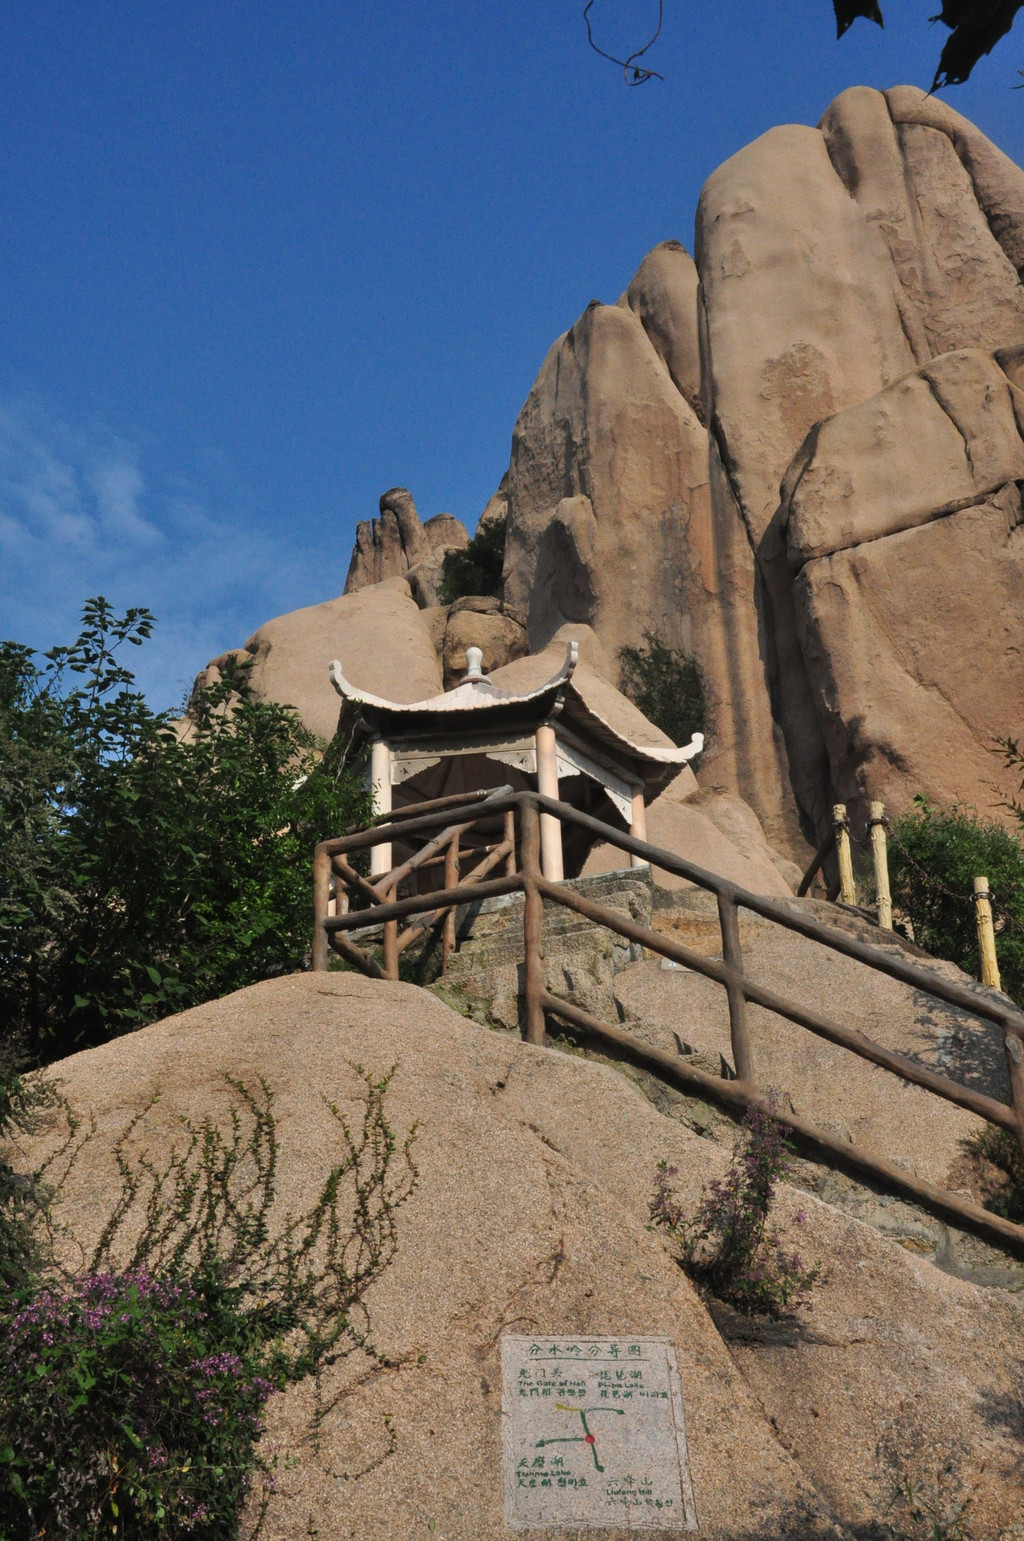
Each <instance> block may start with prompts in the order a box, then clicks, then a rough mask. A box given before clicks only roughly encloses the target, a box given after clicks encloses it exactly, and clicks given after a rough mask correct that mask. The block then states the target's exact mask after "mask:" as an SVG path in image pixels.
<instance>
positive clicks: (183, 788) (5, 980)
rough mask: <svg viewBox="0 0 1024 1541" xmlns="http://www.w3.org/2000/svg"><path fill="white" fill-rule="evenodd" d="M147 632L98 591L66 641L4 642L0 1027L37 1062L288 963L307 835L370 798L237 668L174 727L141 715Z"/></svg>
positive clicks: (301, 937) (146, 711) (324, 830)
mask: <svg viewBox="0 0 1024 1541" xmlns="http://www.w3.org/2000/svg"><path fill="white" fill-rule="evenodd" d="M152 627H153V618H152V616H151V615H149V613H148V612H147V611H145V610H130V611H129V612H128V613H127V614H126V615H125V616H122V617H117V616H115V615H114V614H113V612H112V610H111V608H110V606H109V605H108V604H107V602H106V601H105V600H104V599H102V598H101V599H95V600H90V601H89V602H88V604H87V605H86V606H85V609H84V611H83V617H82V632H81V635H80V636H79V638H78V639H77V641H76V642H75V643H74V644H73V645H72V646H71V647H70V648H55V649H53V650H52V651H51V652H49V653H47V654H46V655H45V656H44V657H43V658H42V659H38V658H37V657H36V656H35V655H34V654H33V653H32V651H31V650H30V649H28V648H26V647H22V646H20V645H18V644H15V643H6V644H3V645H0V1013H2V1019H0V1020H2V1021H3V1024H4V1026H3V1030H2V1031H3V1034H4V1037H5V1038H6V1039H8V1040H15V1039H20V1040H21V1041H22V1042H23V1043H24V1044H25V1045H26V1046H27V1047H28V1048H29V1050H30V1052H31V1054H32V1056H33V1058H35V1059H37V1060H39V1059H53V1058H55V1057H57V1056H59V1055H61V1054H65V1053H69V1052H71V1051H72V1050H74V1049H78V1048H83V1047H86V1046H88V1045H91V1044H96V1043H99V1042H102V1041H104V1040H105V1039H107V1038H109V1037H112V1036H115V1035H117V1034H119V1033H123V1032H126V1031H128V1030H130V1029H132V1028H135V1027H139V1026H142V1025H143V1024H144V1023H146V1022H151V1021H154V1020H155V1019H156V1018H158V1017H161V1016H164V1015H166V1014H167V1013H168V1012H171V1011H175V1010H181V1009H183V1008H185V1007H187V1006H192V1005H196V1004H198V1003H199V1002H201V1001H204V1000H209V999H211V998H212V997H214V996H218V995H222V994H225V993H227V992H228V991H230V990H235V989H238V988H240V987H241V986H243V985H246V984H252V983H254V982H255V981H257V980H260V979H267V978H270V977H272V976H274V975H279V974H284V973H289V972H291V971H293V970H295V969H298V968H301V967H302V966H303V960H304V956H305V953H306V951H307V948H308V944H309V928H310V899H309V892H310V859H311V854H312V848H313V846H314V844H315V842H316V841H317V840H319V839H322V838H324V836H326V835H327V834H335V833H338V832H339V830H341V829H342V828H344V827H345V826H346V825H347V824H349V823H350V822H352V821H353V820H361V819H362V818H363V817H364V816H365V815H366V813H367V811H368V804H367V800H366V794H365V792H364V791H363V788H362V786H361V785H360V784H358V783H357V782H356V781H355V779H354V778H353V776H352V774H351V773H350V772H347V771H346V770H345V769H344V766H343V763H342V762H341V760H340V759H339V756H338V754H337V752H336V751H332V750H330V749H328V750H326V752H325V746H324V745H323V744H321V743H320V742H318V741H317V740H316V739H315V738H314V737H313V736H312V735H311V734H310V733H308V732H307V731H306V729H305V728H304V727H303V726H302V724H301V722H300V721H299V719H298V717H297V715H296V714H295V712H294V711H293V710H292V709H291V708H289V707H283V706H279V705H276V704H275V703H272V702H266V701H260V700H258V699H257V698H256V697H255V696H254V694H253V692H252V690H251V689H250V686H249V682H248V677H247V669H246V668H245V667H244V666H243V667H240V668H234V669H232V670H229V671H228V672H227V673H226V674H225V676H224V678H223V679H222V680H221V681H220V682H219V683H217V684H216V685H213V686H211V687H209V688H207V689H205V690H202V691H200V692H198V694H197V696H196V697H195V699H194V700H193V702H192V704H191V706H190V716H189V719H188V720H187V730H186V731H185V732H184V734H182V733H181V732H180V729H176V727H175V724H174V722H173V721H172V719H171V718H170V716H169V714H167V713H163V714H161V713H155V712H153V711H152V710H151V709H150V708H149V707H148V706H147V705H146V702H145V700H144V698H143V696H142V695H141V693H140V692H139V691H138V689H137V688H136V686H135V680H134V677H133V675H132V673H131V671H130V670H129V669H127V668H126V667H125V666H124V664H123V662H122V661H121V659H122V653H123V649H124V648H125V647H127V646H138V645H141V644H142V643H143V642H144V641H145V640H146V638H147V637H148V636H149V635H150V634H151V632H152Z"/></svg>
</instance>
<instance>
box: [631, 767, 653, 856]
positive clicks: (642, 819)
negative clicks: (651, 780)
mask: <svg viewBox="0 0 1024 1541" xmlns="http://www.w3.org/2000/svg"><path fill="white" fill-rule="evenodd" d="M629 832H630V834H631V835H632V836H633V838H634V839H635V840H646V839H647V809H646V808H645V807H644V789H643V787H637V788H636V790H635V791H634V793H633V817H632V821H631V823H630V827H629ZM629 865H630V866H631V867H647V866H650V863H649V862H646V861H645V860H644V858H643V857H642V856H635V855H634V854H632V853H630V857H629Z"/></svg>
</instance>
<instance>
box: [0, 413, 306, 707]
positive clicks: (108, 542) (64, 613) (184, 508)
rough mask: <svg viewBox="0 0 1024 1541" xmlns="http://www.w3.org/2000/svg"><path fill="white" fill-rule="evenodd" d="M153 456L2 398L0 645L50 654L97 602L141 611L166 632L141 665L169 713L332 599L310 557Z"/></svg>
mask: <svg viewBox="0 0 1024 1541" xmlns="http://www.w3.org/2000/svg"><path fill="white" fill-rule="evenodd" d="M153 459H154V457H153V455H152V454H150V455H149V456H146V455H144V454H143V452H142V451H141V450H140V449H139V447H138V446H136V445H134V444H132V443H130V442H128V441H127V440H125V439H124V438H120V437H117V436H114V435H112V434H109V433H107V432H105V431H104V430H103V429H102V428H90V429H88V430H86V429H73V428H71V427H69V425H67V424H66V423H63V422H61V421H60V420H59V419H58V418H57V417H56V416H55V415H54V414H52V413H48V412H46V411H44V410H43V409H41V408H39V407H32V406H28V405H26V404H25V403H18V402H9V403H2V402H0V637H4V638H13V639H14V640H16V641H19V642H26V643H28V644H30V645H31V646H33V647H37V648H41V649H45V648H48V647H51V646H53V645H54V644H55V643H58V642H66V641H69V640H71V638H73V637H74V635H75V633H76V629H77V628H76V623H77V619H78V614H79V612H80V610H81V606H82V603H83V601H84V600H85V599H86V598H88V597H90V596H92V595H95V594H104V595H105V596H106V597H107V598H108V599H109V600H110V601H111V603H112V604H113V605H114V606H115V607H117V608H120V609H125V608H127V607H128V606H130V605H144V606H146V607H147V608H148V609H150V610H152V611H153V612H154V613H155V615H156V616H157V623H158V624H157V628H156V631H155V633H154V637H153V640H152V641H151V642H149V643H147V644H146V646H145V647H144V648H142V649H140V650H139V652H138V653H137V654H136V653H134V652H133V655H132V658H131V663H132V665H133V666H134V667H135V669H136V673H137V676H138V678H139V681H140V684H141V685H142V686H143V688H144V689H145V690H146V691H147V693H148V695H149V697H150V699H151V701H152V703H153V704H154V706H159V707H163V706H170V705H174V704H175V703H176V702H178V701H180V699H181V698H182V696H183V694H184V693H185V691H186V689H187V688H188V686H189V684H190V682H191V680H192V678H193V676H194V675H195V674H196V673H197V671H198V670H199V669H201V668H202V666H203V665H204V664H205V663H206V662H207V660H208V659H209V658H211V657H214V656H215V655H216V654H218V653H221V652H223V651H225V649H226V648H229V647H237V646H240V645H241V643H243V642H244V641H245V639H246V637H247V636H248V635H249V634H250V633H251V632H252V631H254V630H255V629H256V627H257V626H258V625H259V624H260V623H261V622H262V621H265V620H267V619H269V618H270V617H271V616H272V615H277V614H280V613H282V611H284V610H288V609H292V608H294V607H296V606H297V605H302V604H310V603H313V602H314V600H315V599H316V598H318V597H322V596H320V595H319V593H318V589H319V581H318V575H317V574H316V567H315V564H314V562H313V561H312V559H311V557H310V555H309V554H307V553H304V552H296V551H294V550H292V549H290V548H288V547H287V545H286V543H285V542H284V540H279V539H276V538H275V537H274V535H273V534H272V533H271V532H270V531H269V530H267V529H261V528H260V527H259V525H258V523H257V522H256V521H255V520H254V519H253V518H252V516H251V513H250V511H248V510H246V511H245V514H244V516H243V512H242V511H241V510H240V509H238V508H237V507H236V508H235V509H233V510H227V511H224V510H217V511H216V512H212V511H211V510H210V508H209V507H208V506H207V505H208V502H209V501H210V498H209V494H206V496H204V493H203V490H202V489H200V488H198V487H196V486H194V485H193V484H192V483H190V482H189V480H188V479H187V478H185V477H182V476H180V475H172V474H168V473H167V472H165V471H163V470H162V468H158V467H156V466H154V464H153Z"/></svg>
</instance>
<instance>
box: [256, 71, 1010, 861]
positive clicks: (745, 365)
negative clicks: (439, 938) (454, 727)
mask: <svg viewBox="0 0 1024 1541" xmlns="http://www.w3.org/2000/svg"><path fill="white" fill-rule="evenodd" d="M694 253H695V255H694V257H692V258H691V257H690V255H689V254H688V253H687V251H686V250H685V248H684V247H683V246H682V245H681V244H680V243H679V242H678V241H673V240H670V241H664V242H662V243H661V244H660V245H659V246H656V247H655V248H654V250H653V251H652V252H650V253H649V254H648V255H647V257H645V258H644V260H643V262H642V263H641V265H640V267H639V269H638V271H637V273H636V275H635V277H634V278H633V279H632V281H631V282H630V284H629V285H628V287H627V288H626V290H625V292H624V294H623V295H622V296H621V298H620V299H619V300H618V301H617V303H616V304H614V305H604V304H601V303H599V302H598V301H596V300H595V301H592V302H591V304H589V305H588V306H587V308H586V310H585V311H584V312H583V314H582V316H580V318H579V319H578V320H577V321H576V323H575V324H574V325H573V326H572V327H570V329H569V330H568V331H567V332H566V333H565V334H564V335H563V336H562V337H559V338H558V339H557V341H556V342H555V343H554V344H553V346H552V348H551V349H550V351H549V353H548V355H547V358H546V359H545V360H544V362H543V364H542V366H541V369H540V373H539V374H538V376H537V379H536V381H535V383H534V385H533V388H532V389H531V391H530V393H529V395H528V396H527V398H526V401H525V403H524V404H523V407H522V410H521V412H520V414H519V418H518V420H517V422H516V424H515V429H514V433H513V437H512V450H511V459H510V462H509V466H508V469H507V471H506V473H505V474H504V476H503V477H502V478H501V482H500V485H499V487H498V490H497V492H496V493H495V495H494V497H493V498H492V499H491V501H490V502H489V503H488V505H487V507H486V509H485V510H484V512H483V515H482V516H481V519H482V522H487V521H488V520H491V519H493V518H496V517H500V516H504V517H505V518H506V520H507V537H506V547H505V564H504V575H503V586H504V596H503V598H502V599H501V600H497V599H495V598H493V597H487V598H482V599H474V598H472V597H469V596H467V597H466V598H465V599H463V600H461V601H459V602H458V604H457V605H456V606H448V607H444V606H441V605H440V604H439V599H438V582H439V578H440V573H441V569H442V566H443V561H444V555H445V553H446V551H449V550H452V549H453V548H460V547H464V546H465V545H466V543H467V541H468V536H467V533H466V531H465V529H464V528H463V526H462V525H461V524H460V523H459V522H458V520H455V519H453V518H452V516H451V515H449V514H438V515H436V516H435V517H434V518H432V519H428V520H427V521H426V522H421V520H420V518H419V515H418V514H417V512H416V508H415V505H414V503H413V500H412V497H411V495H410V494H409V493H408V492H407V491H406V490H405V489H404V488H392V489H391V490H390V491H389V492H386V493H385V494H384V495H383V497H382V498H381V500H380V514H379V518H377V519H374V520H373V521H365V522H363V523H361V524H360V525H359V526H358V531H357V537H356V544H355V550H354V552H353V556H352V562H351V566H350V569H349V574H348V581H347V583H346V587H345V596H344V598H342V599H339V600H334V601H330V602H329V604H328V605H327V606H317V607H314V608H313V609H312V610H309V611H300V612H297V613H296V616H295V617H283V618H280V619H279V620H277V621H275V622H272V623H270V624H269V625H268V626H265V627H263V628H261V630H260V631H259V632H257V633H256V635H255V637H254V638H252V639H251V640H250V642H249V643H247V644H246V647H247V650H248V652H249V653H250V654H253V653H255V654H256V655H257V668H256V669H255V670H254V674H253V678H254V682H255V683H256V684H257V687H258V688H259V689H261V690H263V691H264V693H266V694H270V695H272V696H273V697H274V698H275V699H282V700H283V699H289V700H291V701H292V702H294V703H295V704H296V705H299V707H300V710H302V711H303V713H304V715H306V716H307V717H308V718H309V719H310V725H311V726H316V728H317V730H318V731H320V732H330V731H331V726H332V725H331V722H329V721H328V718H329V717H330V715H331V711H332V709H333V706H332V703H331V701H330V699H329V694H328V686H327V684H326V677H325V674H324V670H325V668H326V663H327V661H328V660H329V658H330V657H332V656H335V655H336V654H339V653H340V654H342V655H343V656H345V657H346V658H347V659H348V666H349V667H350V669H351V670H352V677H353V678H354V679H355V680H356V682H357V683H359V684H361V685H364V686H367V687H369V688H377V687H376V686H375V685H374V684H373V682H372V680H371V675H372V676H373V679H380V678H381V677H383V676H386V677H387V678H388V680H389V681H390V682H391V683H390V684H389V690H390V693H391V694H393V695H394V696H395V697H396V698H397V699H400V700H406V699H413V697H414V695H415V694H416V692H417V691H419V692H420V693H427V692H426V682H427V678H428V676H429V677H430V679H431V680H434V679H436V677H437V672H438V669H440V671H441V674H442V677H443V680H444V682H445V684H446V686H449V685H451V684H452V683H453V682H454V680H455V679H457V678H458V676H459V673H460V672H461V670H462V668H463V667H464V660H465V649H466V647H467V646H469V645H471V644H473V643H475V644H476V645H478V646H480V647H482V648H483V650H484V654H485V660H484V661H485V668H486V669H487V670H488V671H490V670H491V669H495V668H500V667H501V666H502V665H504V664H507V663H510V662H511V661H513V660H514V659H516V658H518V657H520V656H522V654H523V653H524V652H525V651H527V649H528V650H529V651H530V652H531V653H533V654H539V653H540V652H542V651H543V650H544V648H545V647H546V646H547V644H548V643H549V642H550V641H551V639H552V638H553V637H554V636H555V635H556V633H558V632H559V631H560V630H561V629H562V628H564V627H566V626H577V627H579V626H585V627H589V628H592V633H593V634H596V638H597V640H598V641H599V643H600V648H601V654H602V656H603V658H604V660H605V672H606V673H607V674H608V676H609V677H610V678H611V679H612V681H613V683H617V675H618V660H619V654H620V650H621V649H622V648H623V646H626V645H633V646H635V645H637V644H641V645H642V644H643V641H644V637H645V635H646V634H649V633H654V634H656V635H657V636H658V637H660V638H661V640H662V641H663V642H665V643H666V644H668V645H669V646H671V647H675V648H681V649H684V650H686V651H687V652H692V653H693V654H695V655H696V657H697V659H698V660H699V663H700V665H701V668H702V671H703V674H704V677H705V681H706V685H707V694H708V698H709V708H710V719H711V720H710V723H709V728H710V732H709V742H708V748H707V751H706V752H705V754H704V756H703V759H702V762H701V766H700V772H699V774H700V780H701V783H702V786H703V788H704V790H705V792H706V793H708V794H726V795H728V796H731V797H739V798H741V799H743V800H744V801H745V802H746V803H747V804H748V805H749V806H750V808H752V809H753V810H754V812H755V813H756V815H757V816H758V818H759V819H760V821H761V824H762V826H763V828H764V831H765V833H766V835H767V838H768V840H769V842H770V844H771V845H773V846H774V847H776V848H777V849H778V850H779V851H781V852H783V853H784V854H785V855H786V856H787V857H789V858H791V859H793V860H796V861H797V862H801V863H803V862H804V861H805V860H806V857H807V855H808V853H809V851H810V849H811V848H812V847H814V846H816V845H817V844H818V843H820V841H821V839H822V837H823V835H824V833H825V832H826V830H827V828H828V825H829V821H830V817H831V807H832V804H833V803H834V802H836V801H842V802H846V803H849V804H851V806H852V808H853V810H854V814H855V818H857V817H859V818H863V811H864V808H865V804H866V799H868V798H881V799H882V800H883V801H884V802H885V803H886V804H887V806H888V808H889V810H890V812H899V811H901V810H902V809H903V808H905V807H906V806H907V805H908V804H909V803H910V802H911V800H912V798H913V797H914V795H915V794H917V793H922V794H924V795H925V796H926V797H928V798H929V799H932V800H934V801H935V802H937V803H940V804H950V803H953V802H956V801H962V802H966V803H969V804H974V805H975V806H977V807H978V808H979V809H981V810H983V811H985V812H990V811H993V809H995V811H997V812H998V800H999V798H1000V797H1001V796H1002V797H1005V796H1006V795H1008V794H1009V793H1010V792H1012V791H1013V790H1015V788H1014V787H1013V784H1012V783H1011V782H1009V781H1007V780H1006V779H1005V778H1003V779H1001V776H1002V770H1001V763H1000V761H999V759H998V757H997V756H996V755H994V754H993V744H994V742H995V740H997V739H998V738H999V737H1000V736H1002V735H1007V734H1010V735H1017V734H1019V732H1020V728H1021V722H1022V718H1024V652H1022V640H1024V528H1022V522H1021V492H1020V489H1021V487H1022V486H1024V439H1022V429H1024V396H1022V394H1021V391H1022V389H1024V287H1022V284H1021V280H1020V271H1019V270H1020V268H1021V265H1022V264H1024V171H1022V170H1021V169H1020V168H1019V167H1017V166H1015V165H1014V164H1013V163H1012V162H1011V161H1010V160H1008V159H1007V157H1006V156H1005V155H1003V154H1002V152H1001V151H1000V150H998V149H997V148H996V147H995V146H994V145H993V144H991V143H990V142H989V141H988V140H987V139H986V138H985V137H984V135H982V134H981V133H980V132H979V131H978V130H977V129H976V128H974V127H973V126H972V125H971V124H970V123H968V122H967V121H966V120H965V119H963V118H961V117H960V116H959V115H958V114H957V113H955V112H954V111H952V109H950V108H949V107H947V106H946V105H945V104H944V103H941V102H937V101H935V100H934V99H932V98H930V97H926V96H924V95H923V93H922V92H920V91H918V90H916V89H913V88H910V87H897V88H895V89H893V90H890V91H887V92H878V91H873V90H869V89H866V88H860V87H858V88H854V89H852V90H849V91H846V92H844V93H843V95H842V96H840V97H839V98H837V100H836V101H835V102H833V103H832V105H831V106H830V107H829V108H828V110H827V112H826V113H825V115H824V117H823V118H822V120H821V122H820V123H819V125H818V126H817V128H808V127H802V126H799V125H787V126H784V127H780V128H775V129H772V130H771V131H770V132H769V133H767V134H764V135H763V136H762V137H761V138H760V139H758V140H756V141H755V142H754V143H753V144H751V145H748V146H747V147H746V148H745V149H744V150H741V151H740V152H739V153H738V154H737V155H734V156H733V157H732V158H731V159H730V160H728V161H727V162H726V163H725V164H724V165H723V166H721V167H719V169H718V170H717V171H716V172H715V173H714V174H713V175H712V176H711V177H710V178H709V179H708V181H707V183H706V185H705V187H704V189H703V192H702V194H701V198H700V204H699V207H698V210H697V221H696V239H695V243H694ZM396 585H397V587H396ZM413 601H414V602H415V603H413ZM332 607H333V608H332ZM399 612H400V613H399ZM292 621H294V622H295V623H296V625H294V626H292V625H290V623H291V622H292ZM310 628H312V630H313V632H315V633H316V637H315V639H314V640H315V641H316V644H317V645H316V646H311V645H309V643H310ZM293 631H294V632H295V633H296V638H297V642H296V638H292V632H293ZM357 634H358V635H357ZM332 637H334V638H335V640H333V641H332V640H331V638H332ZM289 639H291V640H289ZM293 643H295V645H293ZM300 654H301V657H300ZM286 655H287V657H286ZM293 655H294V656H293ZM410 658H412V659H413V660H414V661H415V667H414V668H413V669H412V670H411V671H410V670H409V668H408V665H407V660H408V659H410ZM360 671H362V673H361V672H360ZM300 676H301V678H300ZM364 676H365V677H364ZM414 681H415V682H416V683H415V684H414ZM421 687H422V688H421ZM282 690H284V691H285V692H286V694H285V695H282V694H281V691H282ZM288 691H290V692H291V694H290V695H288V694H287V692H288ZM409 691H412V692H413V695H410V694H408V692H409ZM314 700H316V702H318V703H320V704H318V705H317V707H316V709H315V710H314V709H313V708H312V706H311V705H310V708H309V710H307V708H306V703H307V702H309V703H312V702H313V701H314ZM314 717H315V723H314V722H313V720H312V718H314Z"/></svg>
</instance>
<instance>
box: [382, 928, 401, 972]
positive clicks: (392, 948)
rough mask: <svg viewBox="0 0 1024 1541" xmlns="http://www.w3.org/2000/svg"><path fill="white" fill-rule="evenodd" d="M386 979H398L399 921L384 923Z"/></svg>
mask: <svg viewBox="0 0 1024 1541" xmlns="http://www.w3.org/2000/svg"><path fill="white" fill-rule="evenodd" d="M384 978H385V979H397V978H398V921H397V920H386V921H385V922H384Z"/></svg>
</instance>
